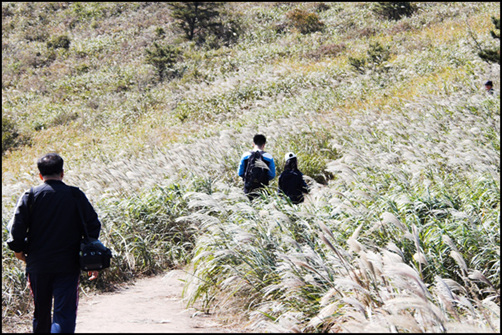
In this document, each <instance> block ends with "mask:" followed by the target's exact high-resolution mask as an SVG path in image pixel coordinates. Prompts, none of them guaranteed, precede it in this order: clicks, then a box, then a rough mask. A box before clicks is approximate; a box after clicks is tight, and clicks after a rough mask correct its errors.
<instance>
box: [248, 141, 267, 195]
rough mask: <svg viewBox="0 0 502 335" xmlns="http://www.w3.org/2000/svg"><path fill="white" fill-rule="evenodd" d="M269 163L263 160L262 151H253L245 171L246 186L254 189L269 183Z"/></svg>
mask: <svg viewBox="0 0 502 335" xmlns="http://www.w3.org/2000/svg"><path fill="white" fill-rule="evenodd" d="M268 170H269V167H268V165H267V164H266V163H265V162H264V161H263V155H262V152H261V151H259V150H256V151H252V152H251V156H249V158H248V163H247V166H246V172H245V173H244V188H245V189H247V190H253V189H256V188H259V187H261V186H263V185H268Z"/></svg>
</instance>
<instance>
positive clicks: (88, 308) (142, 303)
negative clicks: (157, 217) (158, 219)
mask: <svg viewBox="0 0 502 335" xmlns="http://www.w3.org/2000/svg"><path fill="white" fill-rule="evenodd" d="M184 276H185V272H184V271H182V270H172V271H169V272H166V273H164V274H161V275H157V276H154V277H145V278H140V279H138V280H136V281H135V282H134V283H131V284H127V285H125V286H123V287H120V288H119V289H117V290H116V291H114V292H110V293H100V294H91V295H89V296H86V295H84V294H82V293H81V294H80V301H79V307H78V315H77V326H76V329H75V333H231V332H233V333H239V332H242V330H239V329H230V328H228V327H226V326H223V325H221V324H219V323H218V321H217V319H216V317H215V316H213V315H206V314H200V313H196V311H195V310H194V309H186V308H185V307H184V305H183V303H182V301H181V292H182V289H183V282H182V281H181V280H180V279H183V278H184Z"/></svg>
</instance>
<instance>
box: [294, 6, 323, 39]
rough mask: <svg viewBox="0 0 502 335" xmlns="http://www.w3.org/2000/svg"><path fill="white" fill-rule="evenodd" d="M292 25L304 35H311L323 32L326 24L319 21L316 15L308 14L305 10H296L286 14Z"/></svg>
mask: <svg viewBox="0 0 502 335" xmlns="http://www.w3.org/2000/svg"><path fill="white" fill-rule="evenodd" d="M286 16H287V18H288V20H289V21H290V24H291V25H292V26H293V27H295V28H296V29H297V30H298V31H299V32H300V33H302V34H309V33H313V32H316V31H321V30H322V29H323V28H324V23H323V22H322V21H320V20H319V16H318V15H317V14H315V13H308V12H307V11H305V10H301V9H294V10H292V11H290V12H288V13H287V14H286Z"/></svg>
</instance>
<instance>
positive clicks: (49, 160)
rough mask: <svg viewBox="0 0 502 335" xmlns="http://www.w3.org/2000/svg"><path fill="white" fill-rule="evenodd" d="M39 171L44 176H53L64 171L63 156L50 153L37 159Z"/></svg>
mask: <svg viewBox="0 0 502 335" xmlns="http://www.w3.org/2000/svg"><path fill="white" fill-rule="evenodd" d="M37 166H38V171H40V174H41V175H42V176H51V175H54V174H58V173H61V172H62V171H63V158H62V157H61V156H59V155H58V154H56V153H49V154H46V155H44V156H42V157H41V158H40V159H39V160H38V161H37Z"/></svg>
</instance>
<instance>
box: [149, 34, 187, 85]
mask: <svg viewBox="0 0 502 335" xmlns="http://www.w3.org/2000/svg"><path fill="white" fill-rule="evenodd" d="M145 52H146V58H145V61H146V63H147V64H150V65H152V66H153V67H155V70H156V71H157V75H158V77H159V81H162V80H164V78H166V77H168V76H172V75H173V74H174V69H173V67H174V65H175V64H176V62H177V61H178V57H179V55H180V53H181V51H180V50H179V49H178V48H176V47H174V46H172V45H165V46H161V45H159V44H158V43H157V42H153V46H152V48H151V49H146V50H145Z"/></svg>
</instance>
